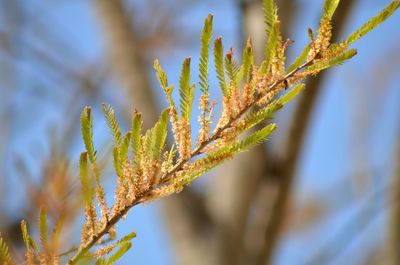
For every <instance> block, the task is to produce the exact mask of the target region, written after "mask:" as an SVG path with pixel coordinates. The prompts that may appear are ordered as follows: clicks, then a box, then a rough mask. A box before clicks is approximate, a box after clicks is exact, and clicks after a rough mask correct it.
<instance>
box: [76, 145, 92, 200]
mask: <svg viewBox="0 0 400 265" xmlns="http://www.w3.org/2000/svg"><path fill="white" fill-rule="evenodd" d="M79 175H80V179H81V185H82V194H83V198H84V200H85V203H86V204H90V203H91V202H92V200H93V190H92V186H91V183H90V177H89V165H88V155H87V152H83V153H82V154H81V156H80V158H79Z"/></svg>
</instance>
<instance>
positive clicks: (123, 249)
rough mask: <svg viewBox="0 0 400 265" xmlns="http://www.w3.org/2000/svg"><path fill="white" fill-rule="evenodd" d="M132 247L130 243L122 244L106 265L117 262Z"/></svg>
mask: <svg viewBox="0 0 400 265" xmlns="http://www.w3.org/2000/svg"><path fill="white" fill-rule="evenodd" d="M131 247H132V243H130V242H127V243H123V244H122V245H121V247H120V248H118V250H117V251H115V252H114V253H113V254H112V255H111V256H110V257H109V258H108V260H107V262H106V264H107V265H111V264H114V263H115V262H116V261H117V260H119V259H120V258H121V257H122V256H123V255H124V254H125V253H126V252H127V251H128V250H129V249H130V248H131Z"/></svg>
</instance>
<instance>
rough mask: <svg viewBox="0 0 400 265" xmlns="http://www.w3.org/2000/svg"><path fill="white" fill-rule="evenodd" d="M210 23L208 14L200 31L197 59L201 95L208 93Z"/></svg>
mask: <svg viewBox="0 0 400 265" xmlns="http://www.w3.org/2000/svg"><path fill="white" fill-rule="evenodd" d="M212 21H213V16H212V15H211V14H209V15H208V16H207V18H206V20H205V21H204V26H203V30H202V31H201V37H200V40H201V48H200V58H199V79H200V82H199V85H200V90H201V92H203V93H208V89H209V79H208V68H209V49H210V41H211V36H212Z"/></svg>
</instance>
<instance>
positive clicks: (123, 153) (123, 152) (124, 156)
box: [119, 132, 132, 167]
mask: <svg viewBox="0 0 400 265" xmlns="http://www.w3.org/2000/svg"><path fill="white" fill-rule="evenodd" d="M131 135H132V134H131V132H127V133H126V134H125V136H124V140H123V141H122V143H121V145H120V147H119V152H120V159H121V163H122V167H124V166H125V163H126V161H127V160H128V151H129V144H130V143H131Z"/></svg>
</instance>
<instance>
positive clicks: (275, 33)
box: [263, 21, 280, 73]
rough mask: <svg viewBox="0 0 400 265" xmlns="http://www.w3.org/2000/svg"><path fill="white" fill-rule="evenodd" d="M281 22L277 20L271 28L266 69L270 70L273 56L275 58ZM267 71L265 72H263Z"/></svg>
mask: <svg viewBox="0 0 400 265" xmlns="http://www.w3.org/2000/svg"><path fill="white" fill-rule="evenodd" d="M279 27H280V23H279V21H276V22H275V23H274V24H273V25H272V28H271V32H270V34H269V37H268V42H267V45H266V46H265V59H264V61H265V68H264V71H269V69H270V65H271V61H272V58H274V56H275V53H276V46H277V44H278V41H279V39H280V32H279ZM263 73H265V72H263Z"/></svg>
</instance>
